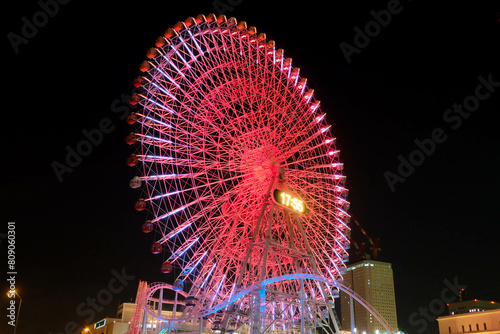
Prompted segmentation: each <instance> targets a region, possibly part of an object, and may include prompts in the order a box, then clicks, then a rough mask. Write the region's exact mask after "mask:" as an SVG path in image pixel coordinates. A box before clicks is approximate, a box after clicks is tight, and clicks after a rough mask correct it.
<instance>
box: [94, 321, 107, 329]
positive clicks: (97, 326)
mask: <svg viewBox="0 0 500 334" xmlns="http://www.w3.org/2000/svg"><path fill="white" fill-rule="evenodd" d="M104 325H106V319H102V320H101V321H99V322H96V323H95V325H94V329H97V328H101V327H103V326H104Z"/></svg>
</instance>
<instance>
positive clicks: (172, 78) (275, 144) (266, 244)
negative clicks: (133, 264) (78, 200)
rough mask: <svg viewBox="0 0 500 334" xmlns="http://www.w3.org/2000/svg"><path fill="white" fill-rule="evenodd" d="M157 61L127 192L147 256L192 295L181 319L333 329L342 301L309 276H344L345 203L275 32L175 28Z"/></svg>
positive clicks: (139, 99)
mask: <svg viewBox="0 0 500 334" xmlns="http://www.w3.org/2000/svg"><path fill="white" fill-rule="evenodd" d="M147 58H148V60H146V61H144V62H143V63H142V64H141V65H140V70H141V71H142V72H143V75H142V76H139V77H138V78H137V79H136V80H135V81H134V85H135V86H136V87H138V88H137V89H138V92H137V93H136V94H134V95H133V96H132V97H131V99H130V103H131V104H132V105H136V107H137V111H136V112H133V113H131V114H130V116H129V117H128V119H127V121H128V123H130V124H136V125H137V127H136V130H135V131H134V132H132V133H131V134H130V135H129V136H128V137H127V139H126V140H127V143H129V144H135V145H136V147H137V151H136V153H135V154H133V155H132V156H130V157H129V159H128V160H127V163H128V165H130V166H135V165H137V166H138V167H139V170H140V173H139V175H138V176H136V177H134V179H132V181H131V182H130V185H131V187H133V188H141V189H142V196H141V198H140V199H139V200H138V201H137V203H136V204H135V208H136V209H137V210H139V211H142V210H145V212H147V218H146V222H145V223H144V225H143V227H142V230H143V231H144V232H145V233H151V235H154V239H153V241H152V246H151V252H152V253H154V254H159V255H157V256H158V257H162V256H163V259H162V260H161V261H160V260H158V266H159V270H161V271H162V272H164V273H170V272H174V273H175V275H176V279H175V281H174V282H173V284H172V289H173V290H175V291H182V293H183V296H184V297H185V301H184V303H183V306H182V309H180V310H179V312H178V315H179V316H182V317H184V319H193V318H197V317H200V316H206V315H208V314H209V313H210V314H211V316H212V319H211V321H212V323H213V324H214V325H219V326H220V328H221V329H222V330H223V331H226V332H230V331H235V330H238V329H239V328H242V326H248V327H249V328H257V330H260V331H263V330H265V329H269V330H271V329H272V330H273V331H277V332H293V331H295V330H296V326H297V321H298V320H299V319H302V321H304V319H305V321H306V322H307V323H308V324H309V325H310V326H311V328H312V327H314V326H318V324H320V325H321V326H324V327H325V328H327V327H329V326H330V325H331V322H332V321H333V318H334V315H333V314H332V307H333V298H335V297H336V294H337V293H338V291H336V289H335V288H334V287H332V286H330V285H327V284H323V283H321V282H319V281H314V280H308V279H304V278H307V277H310V275H316V276H321V277H324V278H326V279H328V280H332V281H338V280H341V279H342V275H343V274H344V272H345V269H346V265H345V263H346V262H347V261H348V253H347V250H348V249H349V233H350V228H349V214H348V208H349V202H348V201H347V199H346V197H347V189H346V188H345V177H344V175H343V174H342V169H343V164H342V163H341V162H340V160H339V150H338V149H337V148H336V143H335V138H334V137H333V136H332V128H331V125H329V124H328V123H327V120H326V117H325V116H326V114H325V112H324V111H323V110H322V109H321V107H320V101H319V100H317V99H316V98H315V96H314V90H313V89H312V88H311V87H310V86H309V83H308V82H307V79H306V78H304V77H302V75H301V73H300V69H299V68H298V67H294V66H292V59H291V58H287V57H285V55H284V51H283V50H282V49H278V48H276V47H275V43H274V41H272V40H269V41H268V40H266V35H265V34H263V33H260V34H258V33H257V31H256V28H255V27H247V25H246V23H245V22H243V21H241V22H238V21H237V20H236V19H234V18H229V19H227V18H226V17H225V16H224V15H220V16H217V17H216V16H215V15H213V14H210V15H207V16H204V15H198V16H197V17H190V18H188V19H186V20H185V21H182V22H178V23H177V24H176V25H175V26H174V27H173V28H169V29H168V30H166V31H165V33H164V35H163V36H161V37H159V38H158V39H157V40H156V42H155V46H154V47H153V48H151V49H150V50H149V51H148V52H147ZM160 254H161V255H160ZM160 264H161V266H160ZM301 275H302V276H301ZM308 275H309V276H308ZM276 277H288V278H289V279H286V280H273V278H276ZM262 282H266V283H265V284H266V285H265V287H264V286H263V283H262ZM299 300H300V302H301V303H299ZM328 319H330V320H328ZM167 320H168V319H167ZM332 332H333V331H332Z"/></svg>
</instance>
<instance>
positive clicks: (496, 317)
mask: <svg viewBox="0 0 500 334" xmlns="http://www.w3.org/2000/svg"><path fill="white" fill-rule="evenodd" d="M457 304H459V303H457ZM437 321H438V325H439V334H458V333H471V332H472V333H480V334H500V309H493V310H486V311H474V312H472V311H471V312H466V313H458V314H453V315H447V316H444V317H439V318H437Z"/></svg>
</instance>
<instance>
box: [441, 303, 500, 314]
mask: <svg viewBox="0 0 500 334" xmlns="http://www.w3.org/2000/svg"><path fill="white" fill-rule="evenodd" d="M498 308H500V303H495V302H494V301H486V300H478V299H472V300H465V301H461V302H456V303H451V304H448V310H449V312H450V315H454V314H462V313H470V312H481V311H487V310H494V309H498Z"/></svg>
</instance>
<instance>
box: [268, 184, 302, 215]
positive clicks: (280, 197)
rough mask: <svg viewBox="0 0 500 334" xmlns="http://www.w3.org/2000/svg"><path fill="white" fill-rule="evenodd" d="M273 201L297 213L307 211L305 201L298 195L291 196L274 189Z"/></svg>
mask: <svg viewBox="0 0 500 334" xmlns="http://www.w3.org/2000/svg"><path fill="white" fill-rule="evenodd" d="M273 197H274V201H275V202H276V203H277V204H280V205H282V206H284V207H286V208H288V209H291V210H293V211H295V212H297V213H305V212H307V207H306V205H305V203H304V202H303V201H302V200H301V199H300V198H298V197H296V196H292V195H290V194H288V193H286V192H284V191H282V190H279V189H274V193H273Z"/></svg>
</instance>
